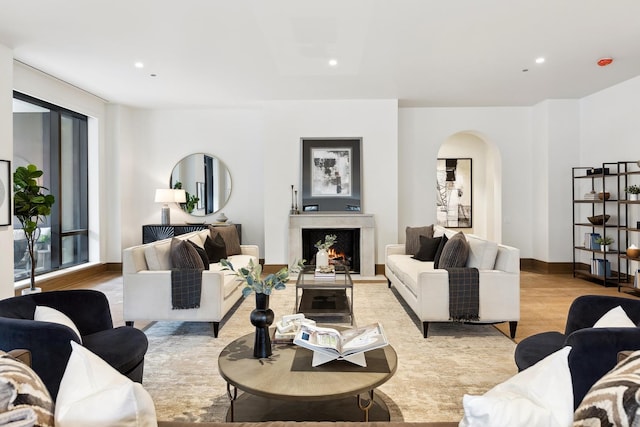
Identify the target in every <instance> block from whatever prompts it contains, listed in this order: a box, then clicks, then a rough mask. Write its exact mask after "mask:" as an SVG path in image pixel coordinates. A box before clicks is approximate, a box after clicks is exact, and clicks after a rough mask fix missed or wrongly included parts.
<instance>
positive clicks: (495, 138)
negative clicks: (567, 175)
mask: <svg viewBox="0 0 640 427" xmlns="http://www.w3.org/2000/svg"><path fill="white" fill-rule="evenodd" d="M398 123H399V125H398V128H399V143H398V144H399V159H398V164H399V168H398V169H399V175H398V181H399V182H398V192H399V201H398V212H399V218H398V233H399V234H398V235H397V240H399V241H404V229H405V227H406V226H407V225H425V224H431V223H433V221H434V218H435V215H436V207H435V194H434V193H435V188H436V176H435V173H434V172H433V171H434V165H435V160H436V158H437V157H438V151H439V149H440V146H441V145H442V144H443V143H444V142H445V141H447V139H448V138H449V137H450V136H451V135H454V134H457V133H459V132H467V133H471V134H475V135H482V139H483V140H484V141H486V142H489V143H490V144H492V145H494V146H495V148H496V150H497V151H498V152H499V157H500V158H501V164H500V165H496V167H498V168H501V170H502V188H501V191H498V192H496V193H495V194H501V197H502V239H501V241H502V242H503V243H506V244H509V245H513V246H516V247H518V248H520V250H521V256H522V257H524V258H528V257H530V256H531V253H532V245H531V219H532V197H531V193H532V191H533V181H532V164H531V161H530V159H531V146H532V132H531V127H532V125H531V109H530V108H526V107H496V108H488V107H487V108H400V110H399V120H398ZM474 167H475V166H474ZM474 191H475V190H474ZM494 233H495V231H494Z"/></svg>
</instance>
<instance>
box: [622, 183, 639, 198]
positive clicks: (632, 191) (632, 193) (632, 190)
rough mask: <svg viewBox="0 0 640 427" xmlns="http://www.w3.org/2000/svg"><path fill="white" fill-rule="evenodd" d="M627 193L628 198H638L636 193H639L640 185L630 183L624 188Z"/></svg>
mask: <svg viewBox="0 0 640 427" xmlns="http://www.w3.org/2000/svg"><path fill="white" fill-rule="evenodd" d="M624 191H626V192H627V193H628V196H627V199H628V200H638V194H640V186H638V185H635V184H634V185H630V186H628V187H626V188H625V189H624Z"/></svg>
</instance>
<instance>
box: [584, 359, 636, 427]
mask: <svg viewBox="0 0 640 427" xmlns="http://www.w3.org/2000/svg"><path fill="white" fill-rule="evenodd" d="M573 420H574V421H573V425H574V427H579V426H635V425H638V423H639V422H640V351H635V352H633V353H631V355H630V356H629V357H627V358H626V359H624V360H622V361H621V362H620V363H618V364H617V365H616V366H615V367H614V368H613V369H612V370H611V371H609V372H608V373H606V374H605V375H604V376H603V377H602V378H600V379H599V380H598V381H596V383H595V384H594V385H593V386H592V387H591V388H590V389H589V391H588V392H587V394H586V395H585V397H584V399H582V402H580V405H578V408H577V409H576V412H575V414H574V419H573Z"/></svg>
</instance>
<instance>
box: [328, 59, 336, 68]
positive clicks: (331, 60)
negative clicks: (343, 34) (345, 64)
mask: <svg viewBox="0 0 640 427" xmlns="http://www.w3.org/2000/svg"><path fill="white" fill-rule="evenodd" d="M329 65H330V66H331V67H335V66H337V65H338V60H337V59H330V60H329Z"/></svg>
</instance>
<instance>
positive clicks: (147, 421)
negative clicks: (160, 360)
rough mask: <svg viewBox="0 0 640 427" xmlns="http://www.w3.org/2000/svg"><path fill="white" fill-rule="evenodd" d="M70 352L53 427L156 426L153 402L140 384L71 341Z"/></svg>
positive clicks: (57, 400)
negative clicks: (54, 426)
mask: <svg viewBox="0 0 640 427" xmlns="http://www.w3.org/2000/svg"><path fill="white" fill-rule="evenodd" d="M71 349H72V350H71V357H70V358H69V362H68V363H67V368H66V370H65V371H64V375H63V376H62V381H61V382H60V390H59V391H58V397H57V399H56V409H55V422H56V427H87V426H91V427H109V426H119V427H130V426H131V427H133V426H136V427H150V426H157V425H158V423H157V420H156V409H155V406H154V405H153V400H152V399H151V396H150V395H149V393H148V392H147V391H146V390H145V389H144V388H142V385H141V384H138V383H135V382H133V381H131V380H130V379H129V378H127V377H125V376H124V375H122V374H121V373H119V372H118V371H116V370H115V369H113V368H112V367H111V366H110V365H109V364H108V363H107V362H105V361H104V360H102V359H101V358H100V357H98V356H96V355H95V354H93V353H92V352H90V351H89V350H87V349H86V348H84V347H82V346H81V345H79V344H77V343H75V342H71Z"/></svg>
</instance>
